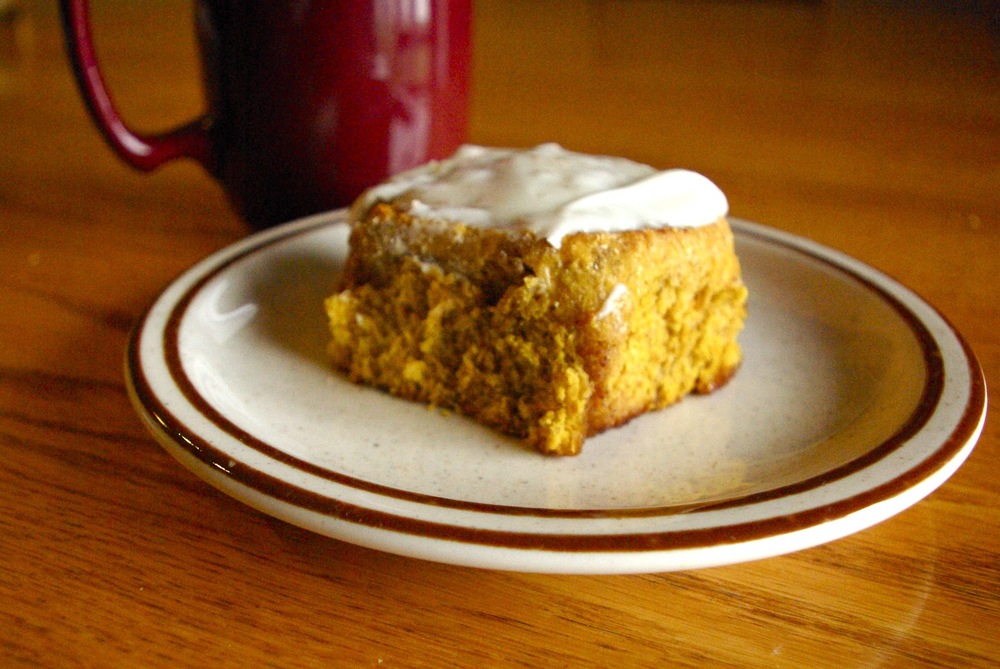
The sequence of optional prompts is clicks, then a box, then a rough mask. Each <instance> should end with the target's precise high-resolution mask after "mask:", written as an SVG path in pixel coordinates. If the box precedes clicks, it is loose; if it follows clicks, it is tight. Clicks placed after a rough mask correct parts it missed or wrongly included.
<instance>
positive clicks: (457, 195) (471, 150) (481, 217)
mask: <svg viewBox="0 0 1000 669" xmlns="http://www.w3.org/2000/svg"><path fill="white" fill-rule="evenodd" d="M379 201H382V202H392V203H393V204H395V205H396V206H398V207H400V208H401V209H403V210H404V211H409V212H410V213H411V214H413V215H416V216H420V217H422V218H438V219H445V220H451V221H458V222H461V223H465V224H466V225H472V226H477V227H522V228H526V229H528V230H531V231H533V232H534V233H535V234H537V235H539V236H540V237H544V238H545V239H547V240H548V241H549V243H551V244H552V245H553V246H556V247H558V246H559V245H560V243H561V242H562V239H563V238H564V237H565V236H567V235H570V234H573V233H576V232H599V231H605V232H616V231H622V230H636V229H640V228H662V227H675V228H685V227H697V226H701V225H708V224H710V223H713V222H715V221H716V220H718V219H719V218H721V217H723V216H725V215H726V214H727V213H728V211H729V203H728V201H727V200H726V196H725V195H724V194H723V192H722V191H721V190H720V189H719V188H718V186H716V185H715V184H714V183H712V182H711V181H710V180H709V179H707V178H706V177H704V176H702V175H700V174H698V173H696V172H691V171H689V170H680V169H674V170H667V171H664V172H658V171H656V170H655V169H653V168H652V167H650V166H648V165H643V164H641V163H637V162H633V161H631V160H627V159H625V158H613V157H608V156H592V155H587V154H582V153H575V152H572V151H567V150H566V149H563V148H562V147H560V146H558V145H556V144H542V145H540V146H537V147H535V148H532V149H496V148H487V147H482V146H472V145H467V146H463V147H462V148H460V149H459V150H458V151H457V152H456V153H455V155H453V156H452V157H451V158H448V159H446V160H443V161H439V162H433V163H429V164H427V165H424V166H422V167H419V168H416V169H414V170H409V171H407V172H403V173H401V174H398V175H396V176H395V177H393V178H391V179H390V180H388V181H387V182H385V183H383V184H381V185H379V186H376V187H374V188H372V189H370V190H368V191H367V192H366V193H365V195H363V196H362V198H361V199H360V200H359V205H360V206H361V207H362V208H364V209H367V208H368V207H370V206H371V205H373V204H375V203H376V202H379Z"/></svg>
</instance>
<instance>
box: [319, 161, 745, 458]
mask: <svg viewBox="0 0 1000 669" xmlns="http://www.w3.org/2000/svg"><path fill="white" fill-rule="evenodd" d="M474 149H475V150H477V151H480V150H481V151H498V152H499V151H500V150H489V149H482V147H474ZM543 150H544V151H549V152H553V151H559V152H562V153H560V156H561V157H562V156H563V154H567V155H569V157H570V158H572V157H573V156H575V155H578V154H571V153H570V152H566V151H565V150H563V149H561V148H558V147H556V148H552V147H551V146H544V147H539V148H538V149H534V151H536V152H538V151H543ZM505 151H506V152H505V153H503V154H501V155H502V156H506V157H508V158H509V157H510V156H515V157H521V156H523V155H525V153H527V152H528V151H531V150H517V151H515V150H505ZM476 155H477V157H479V158H482V154H476ZM490 155H492V154H490ZM497 160H502V158H498V159H497ZM609 160H611V159H609ZM615 160H620V159H615ZM542 162H543V163H544V162H545V161H542ZM568 162H569V163H572V162H573V161H572V160H569V161H568ZM449 167H452V168H453V166H448V165H447V164H446V165H444V166H443V167H442V166H441V165H439V164H435V165H433V166H430V167H428V168H427V170H429V171H430V172H431V173H432V174H431V175H429V176H428V175H427V174H426V173H419V174H418V175H417V176H416V178H414V177H413V176H410V179H411V181H410V183H406V184H403V186H406V187H409V190H407V189H406V188H405V187H403V186H400V187H396V188H389V189H386V190H383V192H382V193H380V192H379V190H378V189H375V190H374V191H373V192H371V193H369V194H366V195H365V196H363V197H362V198H361V199H360V200H359V202H358V203H357V204H356V205H355V208H354V210H353V216H354V220H353V222H352V225H353V229H352V232H351V236H350V242H349V244H350V248H349V254H348V258H347V261H346V265H345V268H344V273H343V277H342V283H343V285H342V289H341V290H340V291H339V292H338V293H336V294H335V295H332V296H331V297H330V298H329V299H327V301H326V312H327V315H328V318H329V324H330V331H331V335H332V336H331V341H330V346H329V351H330V356H331V359H332V361H333V364H334V366H336V367H337V368H338V369H340V370H343V372H345V373H346V374H347V375H348V376H349V378H350V379H352V380H353V381H355V382H359V383H363V384H367V385H370V386H374V387H377V388H380V389H384V390H385V391H388V392H389V393H392V394H393V395H396V396H398V397H402V398H406V399H409V400H414V401H418V402H424V403H428V404H431V405H434V406H437V407H442V408H445V409H450V410H455V411H458V412H460V413H462V414H465V415H466V416H469V417H471V418H473V419H475V420H477V421H480V422H482V423H484V424H486V425H489V426H491V427H493V428H495V429H496V430H498V431H500V432H503V433H505V434H508V435H511V436H514V437H516V438H519V439H522V440H524V441H525V442H526V443H527V444H530V445H531V446H533V447H535V448H537V449H538V450H539V451H541V452H543V453H547V454H553V455H574V454H577V453H579V452H580V450H581V448H582V446H583V443H584V440H585V439H586V438H587V437H588V436H591V435H594V434H597V433H599V432H601V431H603V430H606V429H608V428H612V427H615V426H618V425H621V424H622V423H624V422H626V421H628V420H629V419H631V418H634V417H636V416H638V415H640V414H643V413H645V412H648V411H652V410H656V409H660V408H663V407H665V406H667V405H669V404H672V403H674V402H676V401H678V400H680V399H681V398H682V397H684V396H685V395H687V394H689V393H691V392H696V393H707V392H710V391H712V390H713V389H715V388H717V387H718V386H720V385H722V384H723V383H724V382H725V381H726V380H728V379H729V377H730V376H731V375H732V374H733V373H734V372H735V371H736V369H737V367H738V366H739V364H740V358H741V352H740V348H739V345H738V342H737V335H738V333H739V332H740V330H741V328H742V326H743V321H744V317H745V303H746V289H745V287H744V285H743V283H742V281H741V279H740V267H739V261H738V259H737V257H736V254H735V251H734V245H733V236H732V232H731V230H730V228H729V225H728V223H727V221H726V218H725V215H724V213H723V214H721V215H715V216H714V217H713V218H712V220H710V221H707V222H699V223H698V224H697V225H685V226H673V225H664V226H660V227H653V226H650V225H643V226H634V227H635V229H612V230H600V229H598V230H593V229H583V230H576V229H573V228H572V226H570V227H569V228H566V227H565V226H564V227H563V228H562V229H561V232H560V233H559V236H558V238H555V237H554V236H553V235H551V234H549V235H544V234H542V233H540V232H539V230H538V229H532V227H531V225H530V224H522V223H523V222H524V221H525V220H527V216H525V215H524V214H516V215H515V219H513V220H514V222H513V223H511V222H509V221H505V222H501V223H500V224H490V225H483V224H482V223H481V222H480V221H479V218H481V217H477V215H475V214H472V215H468V214H466V215H464V216H458V215H455V213H454V212H455V211H458V209H456V208H455V206H453V203H451V202H449V201H445V202H431V204H428V203H427V202H426V201H425V199H433V196H434V195H435V193H434V191H433V188H428V187H427V186H426V183H423V184H418V186H412V182H413V181H417V182H428V181H430V182H431V183H432V182H433V181H432V180H433V178H434V177H435V175H438V176H441V175H442V174H446V173H447V170H448V169H449ZM503 169H504V168H503V167H496V166H495V169H494V172H496V171H502V170H503ZM512 169H513V168H512ZM535 169H545V165H542V166H541V167H539V166H535V167H533V168H532V169H529V170H526V171H527V174H522V175H520V176H522V177H523V178H524V179H532V178H536V177H537V175H536V174H535V173H534V172H533V170H535ZM521 172H525V170H523V169H522V170H521ZM641 174H644V175H645V174H647V173H646V171H645V170H643V171H641ZM479 177H480V178H484V179H485V178H486V177H492V178H495V177H496V174H491V173H489V172H488V171H487V172H486V173H485V176H483V175H482V174H481V175H479ZM653 177H655V174H654V175H651V176H647V177H645V178H653ZM627 178H632V177H627ZM442 180H444V179H443V177H442ZM630 183H632V181H628V182H627V183H626V185H628V184H630ZM490 187H491V186H490V185H489V184H487V185H486V186H484V187H483V188H486V189H488V188H490ZM421 188H422V189H423V190H421ZM621 188H622V186H613V187H611V188H604V190H605V191H609V190H610V191H614V190H615V189H621ZM453 190H454V189H453ZM400 193H402V195H400ZM444 195H447V196H453V195H454V194H453V193H451V192H446V193H444ZM571 195H575V193H574V194H571ZM626 195H628V193H626ZM421 197H423V198H425V199H421ZM518 197H521V196H520V195H519V196H518ZM467 199H468V198H467ZM482 199H483V198H482V197H479V200H482ZM563 200H566V198H565V197H564V198H559V199H558V200H557V205H556V208H558V207H562V208H563V209H565V208H566V207H567V205H566V202H564V201H563ZM579 200H580V197H575V198H574V197H571V198H570V200H568V201H569V202H570V203H572V202H577V201H579ZM414 203H416V204H414ZM478 203H479V202H478V200H477V201H476V202H474V203H473V204H478ZM468 204H469V203H468V202H460V203H459V204H458V205H456V206H457V207H459V208H460V209H461V211H462V212H465V211H467V210H468V209H469V206H468ZM599 204H600V205H601V206H602V207H603V206H604V205H605V204H606V203H605V202H604V201H603V200H602V201H601V202H600V203H599ZM547 206H548V205H547ZM600 211H603V209H601V210H600ZM600 211H598V214H600ZM701 213H702V214H704V213H706V212H701ZM712 213H715V214H718V212H717V211H715V212H712ZM517 217H520V218H517ZM462 218H469V219H471V220H472V221H473V222H472V223H471V224H470V223H469V222H466V221H463V220H461V219H462ZM584 218H587V216H584ZM599 218H600V216H596V217H595V216H589V218H588V220H589V221H591V224H592V222H593V221H594V220H597V219H599ZM550 223H551V222H550ZM550 227H551V226H550ZM547 229H548V228H547ZM553 239H556V241H555V242H553Z"/></svg>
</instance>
